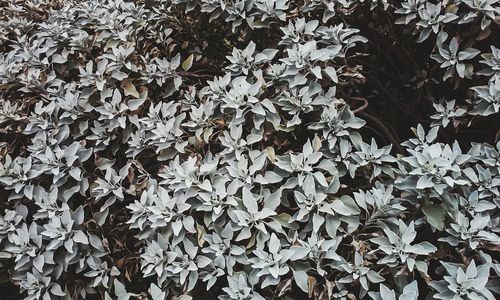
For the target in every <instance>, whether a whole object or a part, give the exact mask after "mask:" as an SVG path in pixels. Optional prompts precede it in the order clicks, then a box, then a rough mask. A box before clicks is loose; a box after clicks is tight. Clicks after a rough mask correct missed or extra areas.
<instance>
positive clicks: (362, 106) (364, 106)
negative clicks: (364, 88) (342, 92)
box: [351, 97, 368, 114]
mask: <svg viewBox="0 0 500 300" xmlns="http://www.w3.org/2000/svg"><path fill="white" fill-rule="evenodd" d="M351 100H355V101H361V102H363V105H361V106H360V107H358V108H356V109H355V110H353V111H352V112H353V113H354V114H356V113H359V112H361V111H363V110H365V109H366V108H367V107H368V100H366V98H362V97H351Z"/></svg>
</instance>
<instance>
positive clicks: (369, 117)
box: [358, 111, 405, 154]
mask: <svg viewBox="0 0 500 300" xmlns="http://www.w3.org/2000/svg"><path fill="white" fill-rule="evenodd" d="M358 115H359V116H360V117H362V118H364V119H367V120H369V121H371V122H373V123H374V124H375V125H376V126H377V127H378V128H379V129H380V130H381V131H382V132H381V133H382V134H383V135H384V136H385V137H387V138H388V139H389V140H390V141H391V143H392V144H393V145H394V148H395V149H396V152H397V153H400V154H404V152H405V151H404V150H403V148H402V147H401V145H400V144H399V141H398V140H397V138H396V137H395V136H394V135H393V134H392V133H391V131H390V130H389V129H388V128H387V126H385V125H384V123H382V121H380V120H379V119H378V118H377V117H375V116H374V115H372V114H369V113H367V112H365V111H359V112H358Z"/></svg>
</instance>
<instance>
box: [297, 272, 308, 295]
mask: <svg viewBox="0 0 500 300" xmlns="http://www.w3.org/2000/svg"><path fill="white" fill-rule="evenodd" d="M293 279H294V281H295V283H296V284H297V286H298V287H299V288H300V289H301V290H303V291H304V292H306V293H309V286H308V276H307V273H306V272H305V271H293Z"/></svg>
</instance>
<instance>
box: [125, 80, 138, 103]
mask: <svg viewBox="0 0 500 300" xmlns="http://www.w3.org/2000/svg"><path fill="white" fill-rule="evenodd" d="M121 87H122V89H123V92H124V93H125V96H133V97H134V98H139V92H138V91H137V89H136V88H135V86H134V84H133V83H132V80H130V79H125V80H123V81H122V82H121Z"/></svg>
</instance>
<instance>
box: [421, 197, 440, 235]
mask: <svg viewBox="0 0 500 300" xmlns="http://www.w3.org/2000/svg"><path fill="white" fill-rule="evenodd" d="M422 211H423V212H424V214H425V217H426V219H427V222H429V224H430V225H431V226H432V227H433V228H436V229H438V230H440V231H442V230H444V219H445V210H444V208H443V207H442V206H441V205H437V204H432V203H430V202H428V201H426V202H424V205H423V206H422Z"/></svg>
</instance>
